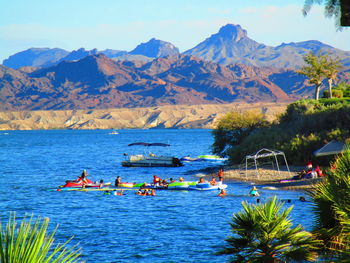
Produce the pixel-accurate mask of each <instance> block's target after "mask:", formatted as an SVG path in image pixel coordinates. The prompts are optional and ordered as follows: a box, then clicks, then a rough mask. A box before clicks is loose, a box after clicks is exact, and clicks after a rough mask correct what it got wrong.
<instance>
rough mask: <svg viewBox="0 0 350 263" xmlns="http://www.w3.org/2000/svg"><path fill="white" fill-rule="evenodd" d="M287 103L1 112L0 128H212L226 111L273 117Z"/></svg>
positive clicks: (282, 109) (280, 111) (283, 108)
mask: <svg viewBox="0 0 350 263" xmlns="http://www.w3.org/2000/svg"><path fill="white" fill-rule="evenodd" d="M286 106H287V103H255V104H248V103H231V104H210V105H192V106H191V105H168V106H157V107H148V108H131V109H130V108H119V109H105V110H60V111H15V112H13V111H12V112H11V111H4V112H0V130H35V129H130V128H142V129H149V128H179V129H181V128H209V129H210V128H213V127H214V124H215V121H216V120H217V119H218V118H219V117H220V116H222V115H223V114H225V113H227V112H230V111H247V110H257V111H261V112H262V113H264V114H265V115H266V117H267V118H268V119H269V120H273V119H275V118H276V116H277V115H278V114H280V113H282V112H283V111H284V110H285V108H286Z"/></svg>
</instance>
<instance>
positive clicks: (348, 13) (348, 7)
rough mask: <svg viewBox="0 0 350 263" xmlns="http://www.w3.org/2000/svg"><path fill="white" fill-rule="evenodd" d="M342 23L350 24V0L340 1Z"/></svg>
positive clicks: (342, 24) (343, 24)
mask: <svg viewBox="0 0 350 263" xmlns="http://www.w3.org/2000/svg"><path fill="white" fill-rule="evenodd" d="M340 14H341V15H340V25H341V26H350V3H349V1H348V0H341V1H340Z"/></svg>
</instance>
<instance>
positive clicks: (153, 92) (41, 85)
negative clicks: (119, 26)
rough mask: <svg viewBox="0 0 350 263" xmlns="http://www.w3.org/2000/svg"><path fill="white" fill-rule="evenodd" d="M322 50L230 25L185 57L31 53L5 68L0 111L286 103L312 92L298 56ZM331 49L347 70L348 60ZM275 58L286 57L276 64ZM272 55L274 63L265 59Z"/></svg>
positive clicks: (148, 52) (144, 47) (168, 51)
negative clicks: (270, 43)
mask: <svg viewBox="0 0 350 263" xmlns="http://www.w3.org/2000/svg"><path fill="white" fill-rule="evenodd" d="M205 47H207V48H205ZM325 47H326V45H325V44H322V43H320V42H317V41H308V42H300V43H294V44H293V43H291V44H285V47H284V48H283V47H281V46H280V47H279V48H277V47H276V48H272V47H267V46H265V45H263V44H259V43H257V42H255V41H254V40H251V39H250V38H248V36H247V32H246V31H245V30H243V29H242V28H241V27H240V26H238V25H236V26H235V25H226V26H224V27H222V28H221V29H220V31H219V32H218V33H217V34H214V35H213V36H211V37H209V38H208V39H206V40H205V41H203V42H202V43H200V44H199V45H197V46H196V47H194V48H193V49H190V50H188V51H186V52H184V53H182V54H180V53H179V50H178V49H177V48H176V47H175V46H174V45H172V44H171V43H169V42H165V41H160V40H156V39H151V40H150V41H148V42H147V43H142V44H140V45H138V46H137V47H136V48H135V49H134V50H132V51H131V52H126V51H120V50H111V49H107V50H104V51H98V50H96V49H93V50H90V51H89V50H85V49H79V50H76V51H73V52H67V51H64V50H60V49H44V50H41V49H40V50H38V49H31V50H27V51H23V52H20V53H17V54H15V55H13V56H11V57H10V58H9V59H7V60H5V61H4V65H0V110H1V111H18V110H77V109H106V108H121V107H129V108H132V107H153V106H160V105H179V104H182V105H194V104H197V105H198V104H213V103H214V104H223V103H225V104H226V103H232V102H248V103H252V102H288V101H292V100H296V99H298V98H305V97H310V96H312V94H313V90H314V87H312V86H310V85H309V84H308V83H307V80H306V78H305V77H304V76H302V75H300V74H297V73H296V71H295V67H296V66H297V64H298V63H297V62H298V59H297V58H298V56H297V55H296V53H293V52H297V54H299V57H301V58H302V55H303V54H304V53H306V51H307V50H313V51H317V50H321V48H322V50H325V49H324V48H325ZM327 47H328V48H329V49H330V50H332V52H333V51H334V52H338V53H337V54H339V55H342V57H341V59H342V61H343V63H344V64H345V65H348V64H347V63H349V62H348V61H349V59H350V52H345V51H339V50H337V49H334V48H332V47H330V46H327ZM264 50H265V51H264ZM276 50H277V51H278V50H279V51H281V50H282V51H283V52H287V51H288V52H289V53H288V52H287V53H286V54H285V55H283V56H276V53H273V52H277V51H276ZM282 51H281V52H282ZM254 52H255V58H256V59H255V60H254V59H253V57H254ZM268 52H270V53H269V56H268V57H269V59H268V58H267V57H264V58H262V54H267V53H268ZM272 53H273V54H274V55H271V54H272ZM291 54H293V55H291ZM23 58H26V59H23ZM283 59H285V60H283ZM235 60H237V61H235ZM21 61H22V62H21ZM230 61H232V62H230ZM283 61H284V62H283ZM288 61H289V62H288ZM5 62H6V63H5ZM287 62H288V63H287ZM271 64H273V65H274V67H272V66H271ZM11 65H12V66H11ZM276 65H277V66H276ZM349 78H350V71H349V69H348V68H345V70H344V71H343V72H341V73H339V79H340V80H349Z"/></svg>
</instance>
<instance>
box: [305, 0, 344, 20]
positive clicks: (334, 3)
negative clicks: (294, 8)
mask: <svg viewBox="0 0 350 263" xmlns="http://www.w3.org/2000/svg"><path fill="white" fill-rule="evenodd" d="M322 3H324V5H325V15H326V17H334V19H335V23H336V25H337V26H350V2H349V1H348V0H305V2H304V8H303V13H304V15H307V14H308V13H309V11H310V10H311V7H312V5H313V4H322Z"/></svg>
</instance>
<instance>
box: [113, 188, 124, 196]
mask: <svg viewBox="0 0 350 263" xmlns="http://www.w3.org/2000/svg"><path fill="white" fill-rule="evenodd" d="M123 192H124V190H123V189H122V190H120V192H118V191H115V193H114V194H115V195H123Z"/></svg>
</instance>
